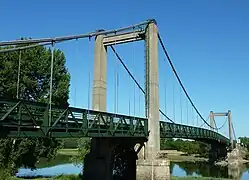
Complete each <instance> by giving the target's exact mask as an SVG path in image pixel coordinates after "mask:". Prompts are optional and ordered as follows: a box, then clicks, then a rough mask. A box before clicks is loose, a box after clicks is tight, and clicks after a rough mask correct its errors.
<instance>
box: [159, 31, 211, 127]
mask: <svg viewBox="0 0 249 180" xmlns="http://www.w3.org/2000/svg"><path fill="white" fill-rule="evenodd" d="M158 39H159V42H160V45H161V46H162V48H163V51H164V54H165V55H166V57H167V59H168V61H169V64H170V66H171V68H172V70H173V72H174V74H175V76H176V78H177V80H178V82H179V84H180V86H181V87H182V89H183V91H184V93H185V95H186V96H187V98H188V100H189V102H190V103H191V105H192V107H193V108H194V109H195V111H196V113H197V114H198V115H199V116H200V118H201V119H202V121H203V122H204V123H205V124H206V125H208V126H209V127H210V128H212V129H215V128H213V127H212V126H210V124H209V123H208V122H207V121H206V120H205V119H204V118H203V116H202V115H201V113H200V112H199V111H198V109H197V108H196V106H195V105H194V103H193V101H192V100H191V98H190V97H189V95H188V93H187V91H186V89H185V87H184V86H183V83H182V81H181V80H180V77H179V76H178V74H177V72H176V70H175V67H174V65H173V63H172V61H171V59H170V57H169V55H168V53H167V50H166V48H165V46H164V44H163V41H162V39H161V37H160V34H159V33H158Z"/></svg>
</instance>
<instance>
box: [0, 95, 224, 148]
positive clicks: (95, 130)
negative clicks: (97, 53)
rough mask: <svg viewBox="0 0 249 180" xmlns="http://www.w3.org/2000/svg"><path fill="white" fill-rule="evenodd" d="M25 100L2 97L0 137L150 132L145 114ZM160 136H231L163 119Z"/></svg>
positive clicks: (137, 134)
mask: <svg viewBox="0 0 249 180" xmlns="http://www.w3.org/2000/svg"><path fill="white" fill-rule="evenodd" d="M48 122H49V106H48V104H44V103H36V102H30V101H23V100H4V99H0V137H48V136H49V137H142V138H147V137H148V136H149V131H148V121H147V119H145V118H140V117H130V116H126V115H120V114H112V113H106V112H99V111H93V110H88V109H79V108H73V107H59V106H52V121H51V126H49V123H48ZM160 132H161V135H160V136H161V138H186V139H194V140H200V141H206V142H209V141H216V142H219V143H223V144H227V145H229V139H228V138H226V137H224V136H222V135H221V134H219V133H216V132H214V131H210V130H208V129H203V128H198V127H192V126H186V125H182V124H173V123H168V122H162V121H161V122H160Z"/></svg>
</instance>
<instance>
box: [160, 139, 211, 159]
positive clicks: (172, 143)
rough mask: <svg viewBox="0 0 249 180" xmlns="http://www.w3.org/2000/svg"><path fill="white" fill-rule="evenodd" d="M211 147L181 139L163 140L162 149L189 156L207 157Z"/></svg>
mask: <svg viewBox="0 0 249 180" xmlns="http://www.w3.org/2000/svg"><path fill="white" fill-rule="evenodd" d="M210 148H211V147H210V145H208V144H205V143H202V142H198V141H184V140H181V139H177V140H173V139H161V149H163V150H165V149H168V150H170V149H171V150H173V149H174V150H178V151H182V152H186V153H188V154H199V155H201V156H204V157H207V156H208V152H209V150H210Z"/></svg>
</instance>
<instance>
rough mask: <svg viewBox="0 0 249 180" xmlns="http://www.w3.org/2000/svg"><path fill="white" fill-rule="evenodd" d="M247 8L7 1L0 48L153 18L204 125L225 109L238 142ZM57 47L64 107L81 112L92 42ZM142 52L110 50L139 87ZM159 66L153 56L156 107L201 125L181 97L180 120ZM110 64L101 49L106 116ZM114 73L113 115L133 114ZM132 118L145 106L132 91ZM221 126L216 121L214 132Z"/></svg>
mask: <svg viewBox="0 0 249 180" xmlns="http://www.w3.org/2000/svg"><path fill="white" fill-rule="evenodd" d="M248 8H249V1H247V0H240V1H232V0H218V1H216V0H202V1H198V0H188V1H184V0H181V1H180V0H176V1H158V0H154V1H145V0H143V1H139V0H137V1H131V0H126V1H120V2H118V1H114V0H109V1H81V0H71V1H65V0H64V1H63V0H60V1H58V0H54V1H48V0H43V1H31V0H26V1H14V0H8V1H3V2H1V5H0V16H1V17H2V18H1V28H0V41H4V40H13V39H18V38H20V37H32V38H39V37H53V36H62V35H70V34H80V33H86V32H90V31H94V30H97V29H113V28H118V27H123V26H128V25H131V24H135V23H138V22H141V21H144V20H147V19H150V18H155V19H156V20H157V23H158V28H159V32H160V34H161V36H162V37H163V40H164V43H165V45H166V47H167V50H168V52H169V54H170V56H171V59H172V61H173V63H174V65H175V67H176V69H177V72H178V73H179V75H180V77H181V79H182V81H183V83H184V85H185V87H186V88H187V91H188V92H189V94H190V96H191V97H192V99H193V101H194V102H195V104H196V106H197V107H198V109H199V110H200V112H201V113H202V114H203V116H204V117H205V118H207V117H208V113H209V111H210V110H213V111H216V112H223V111H227V110H228V109H230V110H232V113H233V123H234V127H235V130H236V134H237V136H249V133H248V126H249V121H248V120H249V114H248V113H247V112H248V109H249V105H248V102H249V93H248V92H249V82H248V79H249V71H248V70H247V69H248V66H249V62H248V59H249V50H248V47H249V33H248V32H249V22H248V18H249V11H248ZM56 47H57V48H60V49H62V50H63V51H64V52H65V55H66V58H67V67H68V70H69V72H70V73H71V89H70V91H71V92H70V103H71V105H73V106H78V107H83V108H88V79H89V74H90V79H91V78H92V73H93V71H92V69H93V48H94V46H93V41H91V42H89V41H88V39H85V40H78V41H70V42H67V43H63V44H60V45H56ZM143 47H144V46H143V43H142V42H139V43H132V44H125V45H120V46H117V47H116V49H117V51H118V53H119V54H120V55H121V56H122V57H123V59H124V60H125V62H126V64H127V65H128V67H129V68H130V70H131V71H132V72H133V73H134V75H135V76H136V78H137V79H138V80H139V82H140V83H141V84H142V85H143V84H144V66H143V65H144V49H143ZM164 59H165V56H164V55H163V53H162V50H161V49H159V64H160V68H159V74H160V108H161V109H162V110H164V111H165V109H166V111H167V114H168V115H169V116H170V117H172V118H173V117H175V119H176V122H181V121H182V122H183V123H185V124H186V123H188V124H193V125H200V124H201V122H200V120H199V121H197V119H196V113H194V112H193V111H192V108H191V107H190V105H189V103H187V100H186V97H185V96H184V95H183V94H181V96H182V109H183V113H182V116H181V113H180V107H181V103H180V87H179V84H178V83H177V82H176V80H175V78H174V77H173V75H172V71H171V70H170V68H169V65H168V64H167V63H166V62H165V61H164ZM116 63H117V60H116V59H115V57H114V55H113V53H112V52H111V51H110V50H108V83H107V88H108V94H107V99H108V100H107V101H108V110H109V111H112V112H113V111H114V73H115V67H116V66H115V65H116ZM117 68H118V73H119V85H118V113H123V114H129V108H128V107H129V99H130V114H131V115H134V83H132V82H131V80H130V79H129V77H128V75H127V73H126V72H125V71H124V70H123V68H122V67H121V66H120V63H119V64H118V67H117ZM165 84H166V98H165ZM90 89H91V88H90ZM173 89H174V91H173ZM173 92H174V93H173ZM173 97H174V100H175V115H174V113H173ZM165 99H166V102H167V103H166V105H167V106H166V108H165V103H164V102H165ZM90 101H91V98H90ZM139 102H140V103H139ZM90 107H91V104H90ZM187 109H188V113H187ZM135 115H140V116H143V115H144V100H143V96H142V93H141V92H139V90H138V88H135ZM181 117H182V118H181ZM162 119H163V117H162ZM224 120H225V118H216V121H217V124H218V126H219V125H222V123H223V122H224ZM197 122H198V124H197ZM227 129H228V127H227V125H226V126H225V129H223V130H221V132H222V133H225V134H227V132H228V130H227Z"/></svg>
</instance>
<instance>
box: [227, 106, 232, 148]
mask: <svg viewBox="0 0 249 180" xmlns="http://www.w3.org/2000/svg"><path fill="white" fill-rule="evenodd" d="M227 117H228V128H229V129H228V132H229V139H230V143H231V147H232V148H233V127H232V112H231V111H230V110H229V111H228V115H227Z"/></svg>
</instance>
